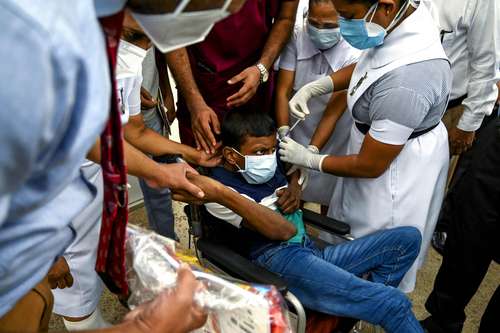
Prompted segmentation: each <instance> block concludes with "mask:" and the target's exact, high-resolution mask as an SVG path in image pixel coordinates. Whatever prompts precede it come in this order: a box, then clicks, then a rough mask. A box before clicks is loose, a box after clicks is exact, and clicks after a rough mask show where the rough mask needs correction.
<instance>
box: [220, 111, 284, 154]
mask: <svg viewBox="0 0 500 333" xmlns="http://www.w3.org/2000/svg"><path fill="white" fill-rule="evenodd" d="M274 133H276V125H275V123H274V120H273V119H272V118H271V117H270V116H269V115H268V114H267V113H265V112H258V111H254V110H249V109H246V108H240V109H233V110H230V111H229V112H228V114H227V115H226V116H225V117H224V121H223V122H222V128H221V135H220V138H221V140H222V144H223V145H224V146H228V147H233V148H234V149H240V147H241V145H242V144H243V143H244V141H245V138H246V137H247V136H253V137H262V136H270V135H273V134H274Z"/></svg>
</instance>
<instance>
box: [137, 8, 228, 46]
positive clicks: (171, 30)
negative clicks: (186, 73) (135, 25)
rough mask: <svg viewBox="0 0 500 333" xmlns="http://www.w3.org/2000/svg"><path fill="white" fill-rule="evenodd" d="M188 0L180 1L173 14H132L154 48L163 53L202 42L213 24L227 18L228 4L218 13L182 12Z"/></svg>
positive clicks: (208, 11) (211, 10) (217, 11)
mask: <svg viewBox="0 0 500 333" xmlns="http://www.w3.org/2000/svg"><path fill="white" fill-rule="evenodd" d="M190 1H191V0H183V1H182V2H181V3H180V5H179V6H177V8H176V9H175V11H174V12H173V13H167V14H155V15H148V14H139V13H132V14H133V16H134V18H135V19H136V20H137V22H139V24H140V25H141V27H142V29H143V30H144V32H145V33H146V34H147V35H148V37H149V38H150V39H151V41H152V42H153V44H155V46H156V47H157V48H158V49H159V50H160V51H161V52H163V53H166V52H170V51H173V50H175V49H179V48H181V47H185V46H188V45H191V44H196V43H199V42H201V41H203V40H204V39H205V37H206V36H207V35H208V33H209V32H210V30H211V29H212V27H213V26H214V24H215V23H216V22H218V21H220V20H222V19H223V18H225V17H227V16H228V15H229V13H228V12H227V10H226V9H227V7H228V6H229V4H230V3H231V0H226V1H225V2H224V5H223V6H222V7H220V8H217V9H210V10H200V11H193V12H186V11H183V10H184V9H185V7H186V6H187V5H188V3H189V2H190Z"/></svg>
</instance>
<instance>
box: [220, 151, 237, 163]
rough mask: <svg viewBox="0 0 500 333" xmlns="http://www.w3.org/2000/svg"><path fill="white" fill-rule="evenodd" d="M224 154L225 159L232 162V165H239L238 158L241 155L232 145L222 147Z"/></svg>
mask: <svg viewBox="0 0 500 333" xmlns="http://www.w3.org/2000/svg"><path fill="white" fill-rule="evenodd" d="M222 156H224V160H225V161H226V162H227V163H229V164H231V165H237V164H238V158H239V156H240V155H238V153H236V152H235V151H234V150H233V149H232V148H230V147H224V148H223V149H222Z"/></svg>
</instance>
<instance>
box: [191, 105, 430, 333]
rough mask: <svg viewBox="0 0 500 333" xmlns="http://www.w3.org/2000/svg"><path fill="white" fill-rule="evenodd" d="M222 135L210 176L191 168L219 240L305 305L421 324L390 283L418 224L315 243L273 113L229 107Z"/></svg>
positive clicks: (395, 327) (390, 323)
mask: <svg viewBox="0 0 500 333" xmlns="http://www.w3.org/2000/svg"><path fill="white" fill-rule="evenodd" d="M221 139H222V144H223V148H222V149H223V150H222V154H223V165H222V166H220V167H217V168H214V169H212V170H211V174H210V176H211V178H212V180H210V179H207V178H206V177H202V176H191V177H192V178H193V179H192V181H193V182H194V183H195V184H197V185H198V186H200V188H202V189H203V191H204V192H205V200H204V201H205V202H208V203H206V204H205V207H206V209H207V211H208V213H209V215H211V216H212V220H213V221H210V224H213V225H214V226H215V227H216V230H217V232H216V234H217V238H218V240H220V242H222V243H224V244H225V245H227V246H228V247H230V248H231V249H233V250H235V251H236V252H238V253H239V254H241V255H243V256H245V257H247V258H249V259H250V260H252V261H253V262H255V263H257V264H258V265H261V266H263V267H264V268H266V269H268V270H269V271H271V272H274V273H276V274H278V275H279V276H281V278H283V279H284V280H285V281H286V282H287V285H288V288H289V290H290V291H291V292H292V293H294V294H295V295H296V296H297V297H298V299H299V300H300V301H301V303H302V304H303V305H304V306H305V307H307V308H309V309H311V310H315V311H319V312H322V313H327V314H332V315H338V316H343V317H351V318H356V319H361V320H364V321H367V322H370V323H372V324H376V325H380V326H382V327H383V328H384V329H385V330H386V331H387V332H405V333H408V332H423V330H422V328H421V326H420V324H419V322H418V321H417V319H416V318H415V316H414V314H413V312H412V306H411V302H410V301H409V300H408V298H407V297H406V296H405V295H404V294H403V293H402V292H400V291H399V290H398V289H397V286H398V284H399V282H400V281H401V279H402V278H403V276H404V274H405V273H406V271H407V270H408V269H409V268H410V266H411V265H412V263H413V261H414V260H415V258H416V257H417V254H418V252H419V248H420V242H421V236H420V233H419V231H418V230H417V229H415V228H413V227H399V228H394V229H391V230H385V231H380V232H376V233H374V234H372V235H369V236H366V237H363V238H359V239H356V240H353V241H351V242H345V243H342V244H339V245H334V246H327V247H325V248H324V249H320V248H318V247H316V246H315V245H314V244H313V243H312V241H311V240H310V239H309V238H308V236H307V235H306V233H305V228H304V223H303V221H302V212H301V210H300V209H299V203H300V186H299V185H298V175H297V174H292V175H291V176H290V177H289V178H288V179H287V177H286V176H285V172H284V170H283V165H282V164H281V163H280V162H278V161H277V157H276V156H277V154H276V151H275V150H276V148H275V147H276V146H277V142H276V128H275V124H274V122H273V120H272V119H271V118H270V117H269V116H268V115H266V114H264V113H252V112H244V111H240V110H238V111H232V112H230V113H229V114H228V115H227V116H226V118H225V119H224V122H223V124H222V130H221ZM213 180H217V181H218V182H215V181H213ZM220 183H222V184H223V185H225V186H223V185H221V184H220ZM317 190H318V191H321V189H320V188H318V189H317ZM365 274H368V276H369V278H368V280H366V279H363V278H362V276H363V275H365Z"/></svg>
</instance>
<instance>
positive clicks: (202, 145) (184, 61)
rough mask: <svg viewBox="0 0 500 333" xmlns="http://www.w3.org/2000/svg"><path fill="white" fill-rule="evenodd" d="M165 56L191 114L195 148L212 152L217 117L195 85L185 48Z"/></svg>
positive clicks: (217, 130) (218, 129)
mask: <svg viewBox="0 0 500 333" xmlns="http://www.w3.org/2000/svg"><path fill="white" fill-rule="evenodd" d="M165 58H166V60H167V64H168V66H169V67H170V70H171V71H172V74H173V75H174V78H175V81H176V82H177V87H178V89H179V92H180V93H181V94H182V96H183V97H184V99H185V100H186V104H187V107H188V109H189V112H190V114H191V124H192V128H193V135H194V138H195V141H196V146H197V148H198V149H203V150H204V151H205V152H207V153H213V152H214V150H215V148H214V147H215V146H216V145H217V141H216V139H215V134H220V123H219V119H218V118H217V114H216V113H215V112H214V110H212V109H211V108H210V107H209V106H208V105H207V104H206V103H205V100H204V99H203V96H202V95H201V93H200V91H199V89H198V86H197V85H196V81H195V79H194V76H193V72H192V70H191V64H190V62H189V57H188V53H187V50H186V49H185V48H182V49H178V50H175V51H173V52H170V53H167V54H166V55H165Z"/></svg>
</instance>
